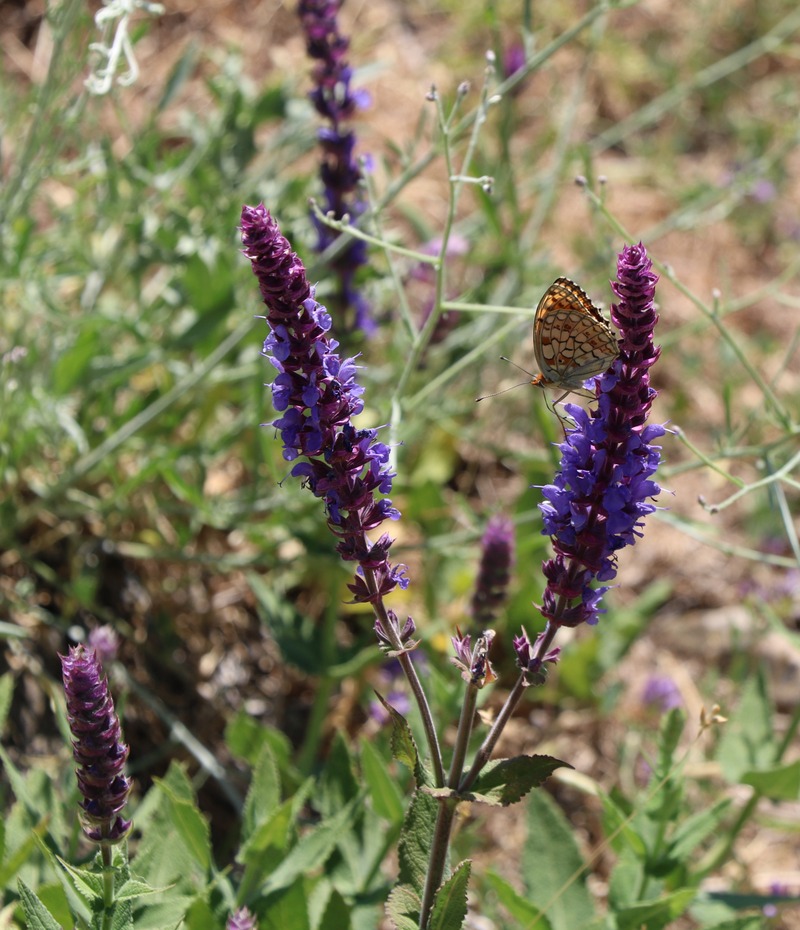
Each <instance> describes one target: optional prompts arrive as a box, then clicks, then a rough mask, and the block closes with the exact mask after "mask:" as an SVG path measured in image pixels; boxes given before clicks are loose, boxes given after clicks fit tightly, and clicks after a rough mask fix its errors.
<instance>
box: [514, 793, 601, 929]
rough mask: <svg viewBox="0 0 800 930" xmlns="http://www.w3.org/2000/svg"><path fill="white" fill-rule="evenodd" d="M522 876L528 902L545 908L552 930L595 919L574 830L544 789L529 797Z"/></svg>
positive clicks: (574, 925)
mask: <svg viewBox="0 0 800 930" xmlns="http://www.w3.org/2000/svg"><path fill="white" fill-rule="evenodd" d="M522 880H523V882H524V884H525V890H526V892H527V895H528V898H529V899H530V901H531V903H532V904H535V905H536V906H537V907H538V908H539V909H540V910H542V911H544V912H545V914H546V915H547V919H548V920H549V921H550V924H551V926H552V928H553V930H575V928H576V927H581V926H583V925H584V924H588V923H589V922H590V921H591V920H593V919H594V917H595V913H594V904H593V903H592V899H591V896H590V895H589V892H588V891H587V890H586V871H585V867H584V863H583V859H582V858H581V855H580V852H579V850H578V846H577V844H576V842H575V834H574V831H573V829H572V827H571V826H570V824H569V822H568V821H567V819H566V817H565V816H564V815H563V814H562V813H561V810H560V808H559V807H558V806H557V805H556V803H555V801H553V800H552V798H551V797H550V796H549V795H548V794H547V792H546V791H535V792H534V793H533V794H531V795H530V798H529V799H528V836H527V839H526V840H525V846H524V847H523V851H522Z"/></svg>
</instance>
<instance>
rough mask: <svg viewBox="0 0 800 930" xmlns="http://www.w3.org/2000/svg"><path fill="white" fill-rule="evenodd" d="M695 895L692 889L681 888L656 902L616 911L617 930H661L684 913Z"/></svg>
mask: <svg viewBox="0 0 800 930" xmlns="http://www.w3.org/2000/svg"><path fill="white" fill-rule="evenodd" d="M696 895H697V892H696V891H695V890H694V889H693V888H683V889H681V890H680V891H676V892H674V893H673V894H670V895H667V896H666V897H663V898H659V899H658V900H657V901H647V902H645V903H644V904H635V905H634V906H633V907H628V908H625V909H624V910H621V911H617V913H616V915H615V916H616V920H617V930H641V927H645V926H646V927H647V930H663V928H664V927H666V926H667V925H668V924H670V923H671V922H672V921H673V920H677V919H678V918H679V917H680V916H681V915H682V914H684V913H686V909H687V908H688V907H689V905H690V904H691V903H692V901H694V899H695V897H696Z"/></svg>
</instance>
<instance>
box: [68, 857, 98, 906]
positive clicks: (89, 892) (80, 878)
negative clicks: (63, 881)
mask: <svg viewBox="0 0 800 930" xmlns="http://www.w3.org/2000/svg"><path fill="white" fill-rule="evenodd" d="M56 859H57V860H58V863H59V865H60V866H61V868H62V869H63V870H64V871H65V872H66V873H67V875H69V877H70V879H71V880H72V885H73V887H74V888H75V891H77V892H78V894H79V895H80V896H81V897H82V898H84V899H85V900H86V901H91V900H92V899H93V898H94V899H97V900H100V901H102V900H103V889H104V887H105V883H104V880H103V876H102V874H101V873H100V872H96V871H93V870H91V869H78V868H76V867H75V866H74V865H70V863H69V862H67V861H66V859H62V858H61V856H56Z"/></svg>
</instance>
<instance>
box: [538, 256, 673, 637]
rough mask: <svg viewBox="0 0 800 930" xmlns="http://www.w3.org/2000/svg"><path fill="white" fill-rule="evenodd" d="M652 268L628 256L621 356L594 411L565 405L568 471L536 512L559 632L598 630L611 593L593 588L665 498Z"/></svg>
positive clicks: (621, 293) (547, 599) (547, 605)
mask: <svg viewBox="0 0 800 930" xmlns="http://www.w3.org/2000/svg"><path fill="white" fill-rule="evenodd" d="M651 268H652V262H651V261H650V259H649V258H648V257H647V252H646V250H645V248H644V246H643V245H642V244H641V243H640V244H639V245H634V246H626V247H625V248H624V249H623V250H622V253H621V254H620V256H619V260H618V264H617V281H616V282H615V283H612V285H611V286H612V289H613V291H614V293H615V294H616V296H617V297H618V298H619V303H618V304H612V305H611V318H612V320H613V321H614V323H615V324H616V326H617V328H618V329H619V331H620V339H619V348H620V354H619V357H618V358H617V360H616V361H615V362H614V364H613V365H612V366H611V368H609V370H608V371H607V372H606V373H605V374H604V375H602V377H600V378H598V379H597V382H596V391H597V404H598V406H597V409H593V410H592V411H591V412H590V413H587V412H586V411H585V410H584V409H583V408H582V407H580V406H578V405H577V404H565V409H566V411H567V412H568V413H569V415H570V416H571V417H572V418H573V420H574V421H575V424H576V425H575V427H574V428H572V429H569V430H567V432H566V436H565V439H564V442H562V443H561V444H560V446H559V448H560V450H561V470H560V471H559V473H558V474H557V475H556V478H555V481H554V482H553V484H551V485H546V486H545V487H544V488H543V496H544V498H545V501H544V503H542V504H540V505H539V508H540V510H541V511H542V515H543V519H544V529H543V530H542V532H543V533H545V534H547V535H549V536H551V537H552V540H553V548H554V549H555V553H556V555H555V558H553V559H548V560H547V561H546V562H544V564H543V566H542V569H543V571H544V575H545V578H546V579H547V587H546V588H545V592H544V596H543V603H542V607H541V611H542V614H543V615H544V617H545V618H547V620H548V621H549V622H550V623H552V624H553V625H554V626H556V627H558V626H571V627H574V626H578V625H579V624H581V623H590V624H593V623H597V618H598V614H599V612H600V601H601V599H602V596H603V594H605V592H606V591H607V590H608V586H607V585H601V586H600V587H597V588H592V587H591V586H590V585H591V583H592V582H593V581H595V580H598V581H611V580H612V579H613V578H614V577H615V575H616V573H617V552H618V551H619V550H620V549H622V548H623V547H624V546H627V545H632V544H633V543H634V541H635V539H636V537H637V536H641V535H642V534H641V532H640V530H641V526H642V519H643V518H644V517H645V516H646V515H647V514H649V513H652V512H653V511H654V510H655V509H656V506H655V504H652V503H649V500H650V499H651V498H653V497H655V496H656V495H657V494H658V493H659V491H660V488H659V486H658V485H657V484H656V483H655V481H652V480H651V477H652V475H653V474H654V473H655V471H656V469H657V467H658V463H659V460H660V451H661V450H660V447H659V446H656V445H654V444H653V440H654V439H657V438H658V437H659V436H663V435H664V433H665V432H666V430H665V429H664V427H663V426H658V425H651V426H645V421H646V420H647V415H648V413H649V411H650V406H651V404H652V403H653V399H654V398H655V396H656V391H655V390H653V388H651V387H650V374H649V372H650V366H651V365H652V364H653V363H654V362H655V361H656V360H657V359H658V356H659V354H660V351H661V350H660V348H658V347H656V346H655V345H654V344H653V329H654V327H655V324H656V323H657V321H658V314H657V313H656V311H655V307H654V297H655V285H656V281H657V280H658V276H657V275H656V274H655V273H654V272H653V271H652V270H651Z"/></svg>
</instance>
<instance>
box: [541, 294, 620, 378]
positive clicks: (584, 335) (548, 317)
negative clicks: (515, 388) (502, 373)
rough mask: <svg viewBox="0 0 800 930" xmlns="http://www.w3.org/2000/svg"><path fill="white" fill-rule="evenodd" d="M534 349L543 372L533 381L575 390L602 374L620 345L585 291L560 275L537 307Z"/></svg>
mask: <svg viewBox="0 0 800 930" xmlns="http://www.w3.org/2000/svg"><path fill="white" fill-rule="evenodd" d="M533 352H534V355H535V357H536V363H537V365H538V366H539V371H540V372H541V374H539V375H537V376H536V377H535V378H534V379H533V382H532V383H533V384H537V385H543V386H550V385H552V386H554V387H560V388H565V389H567V390H575V389H577V388H580V387H581V386H582V384H583V382H584V381H585V380H586V379H587V378H591V377H593V376H594V375H599V374H602V372H604V371H605V370H606V369H607V368H608V367H609V366H610V365H611V363H612V362H613V361H614V359H615V358H616V357H617V355H618V348H617V340H616V337H615V335H614V333H613V331H612V329H611V327H610V326H609V325H608V323H606V321H605V320H604V319H603V317H602V315H601V314H600V311H599V310H598V309H597V307H595V306H594V304H593V303H592V302H591V300H590V299H589V297H588V296H587V294H586V292H585V291H584V290H583V289H582V288H580V287H578V285H577V284H575V282H574V281H570V280H569V278H558V279H557V280H556V281H554V282H553V284H551V285H550V287H549V288H548V289H547V290H546V291H545V293H544V295H543V296H542V299H541V300H540V301H539V305H538V307H537V308H536V314H535V317H534V323H533Z"/></svg>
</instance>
